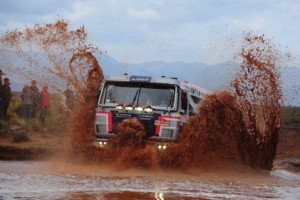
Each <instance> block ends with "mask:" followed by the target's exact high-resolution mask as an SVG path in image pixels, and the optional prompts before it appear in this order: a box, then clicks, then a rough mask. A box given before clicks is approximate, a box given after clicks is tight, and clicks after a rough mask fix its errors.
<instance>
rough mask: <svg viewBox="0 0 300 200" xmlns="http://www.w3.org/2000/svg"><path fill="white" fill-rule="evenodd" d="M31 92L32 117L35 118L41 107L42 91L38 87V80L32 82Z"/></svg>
mask: <svg viewBox="0 0 300 200" xmlns="http://www.w3.org/2000/svg"><path fill="white" fill-rule="evenodd" d="M30 92H31V95H32V109H31V117H35V116H36V113H37V112H38V109H39V106H40V91H39V89H38V87H37V85H36V80H32V81H31V86H30Z"/></svg>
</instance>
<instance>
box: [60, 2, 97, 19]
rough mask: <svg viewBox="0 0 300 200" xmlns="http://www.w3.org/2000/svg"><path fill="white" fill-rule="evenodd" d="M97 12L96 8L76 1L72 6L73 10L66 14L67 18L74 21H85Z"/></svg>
mask: <svg viewBox="0 0 300 200" xmlns="http://www.w3.org/2000/svg"><path fill="white" fill-rule="evenodd" d="M95 12H96V10H95V8H94V7H92V6H91V5H88V4H87V3H85V2H81V1H76V2H75V3H74V4H73V5H72V10H71V11H69V12H66V13H65V16H66V17H67V18H68V19H69V20H72V21H76V20H80V19H83V18H85V17H87V16H89V15H92V14H94V13H95Z"/></svg>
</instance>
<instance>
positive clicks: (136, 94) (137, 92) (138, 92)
mask: <svg viewBox="0 0 300 200" xmlns="http://www.w3.org/2000/svg"><path fill="white" fill-rule="evenodd" d="M141 88H142V86H140V87H139V89H138V90H137V91H136V93H135V95H134V98H133V100H132V103H131V104H130V105H133V104H134V102H135V100H136V98H138V99H137V103H138V102H139V98H140V93H141Z"/></svg>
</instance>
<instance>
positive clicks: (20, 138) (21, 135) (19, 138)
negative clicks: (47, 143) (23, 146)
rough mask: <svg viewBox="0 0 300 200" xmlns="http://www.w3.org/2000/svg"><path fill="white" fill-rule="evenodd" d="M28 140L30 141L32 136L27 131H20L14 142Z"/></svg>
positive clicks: (14, 137)
mask: <svg viewBox="0 0 300 200" xmlns="http://www.w3.org/2000/svg"><path fill="white" fill-rule="evenodd" d="M28 141H30V138H29V136H28V135H27V134H26V133H19V134H16V135H15V136H13V142H15V143H19V142H28Z"/></svg>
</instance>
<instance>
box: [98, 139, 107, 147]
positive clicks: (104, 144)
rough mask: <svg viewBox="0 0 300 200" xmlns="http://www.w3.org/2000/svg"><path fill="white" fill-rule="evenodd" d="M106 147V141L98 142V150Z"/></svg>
mask: <svg viewBox="0 0 300 200" xmlns="http://www.w3.org/2000/svg"><path fill="white" fill-rule="evenodd" d="M106 145H107V142H106V141H100V142H99V146H100V148H104V147H106Z"/></svg>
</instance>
